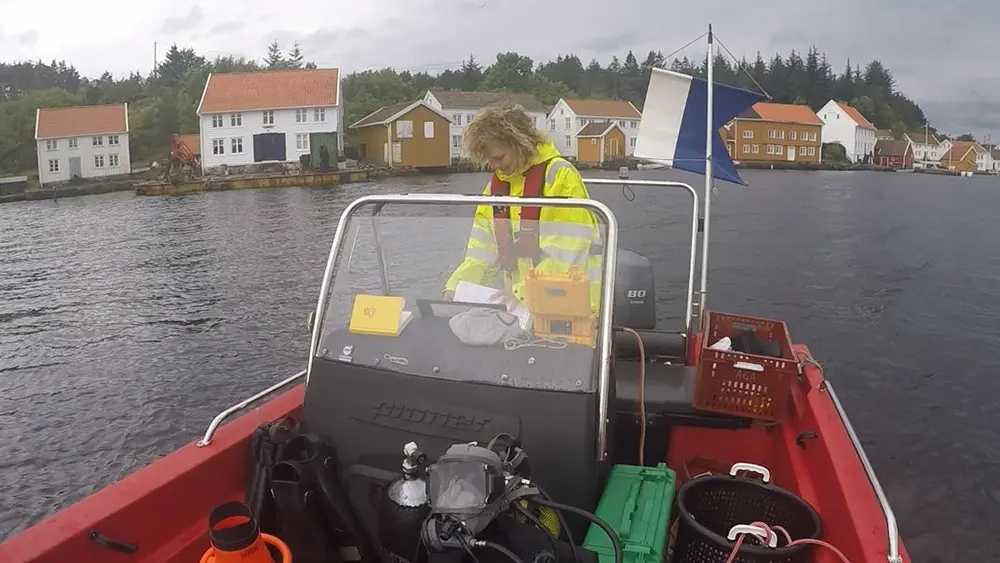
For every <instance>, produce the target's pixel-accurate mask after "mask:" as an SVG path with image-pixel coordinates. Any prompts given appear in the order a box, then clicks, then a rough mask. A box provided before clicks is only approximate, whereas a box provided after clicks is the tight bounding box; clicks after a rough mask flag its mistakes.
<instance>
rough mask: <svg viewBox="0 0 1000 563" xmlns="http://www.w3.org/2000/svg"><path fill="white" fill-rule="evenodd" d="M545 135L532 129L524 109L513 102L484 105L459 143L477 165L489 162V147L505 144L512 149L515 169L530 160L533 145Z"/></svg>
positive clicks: (520, 167)
mask: <svg viewBox="0 0 1000 563" xmlns="http://www.w3.org/2000/svg"><path fill="white" fill-rule="evenodd" d="M547 141H548V138H547V137H546V136H545V134H544V133H542V132H541V131H539V130H538V129H536V128H535V126H534V124H533V123H532V122H531V118H530V117H528V114H526V113H525V112H524V108H523V107H522V106H520V105H518V104H515V103H512V102H503V103H501V104H498V105H495V106H490V107H487V108H485V109H484V110H483V111H482V113H480V114H479V115H478V116H476V118H475V119H473V120H472V123H470V124H469V125H468V126H467V127H466V128H465V134H464V135H463V138H462V142H463V143H464V144H465V149H466V151H468V154H469V156H470V157H471V158H472V159H473V160H475V161H476V162H478V163H479V164H486V163H487V162H488V161H489V151H490V147H495V146H500V147H506V148H508V149H510V150H511V151H513V153H514V157H515V158H514V160H515V162H516V164H517V168H516V169H517V170H524V169H525V168H527V167H528V165H529V164H530V163H531V157H532V156H534V154H535V150H536V149H535V146H536V145H538V144H539V143H545V142H547Z"/></svg>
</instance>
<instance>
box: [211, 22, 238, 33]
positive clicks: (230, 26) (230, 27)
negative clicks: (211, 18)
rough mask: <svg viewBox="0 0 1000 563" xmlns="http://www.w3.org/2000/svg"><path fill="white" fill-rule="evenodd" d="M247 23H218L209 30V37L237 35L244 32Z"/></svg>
mask: <svg viewBox="0 0 1000 563" xmlns="http://www.w3.org/2000/svg"><path fill="white" fill-rule="evenodd" d="M246 25H247V24H246V22H243V21H238V20H237V21H228V22H222V23H217V24H215V25H213V26H212V28H211V29H209V30H208V35H215V34H220V35H224V34H227V33H235V32H237V31H242V30H243V29H244V28H245V27H246Z"/></svg>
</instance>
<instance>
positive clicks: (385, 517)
mask: <svg viewBox="0 0 1000 563" xmlns="http://www.w3.org/2000/svg"><path fill="white" fill-rule="evenodd" d="M403 455H404V456H405V457H404V458H403V474H402V475H401V476H400V477H399V478H398V479H396V480H394V481H393V482H392V483H390V484H389V487H388V488H387V489H386V494H385V496H384V497H383V499H382V503H381V505H380V506H379V511H378V527H379V536H380V538H381V540H382V552H383V555H384V556H385V557H386V560H387V561H391V562H392V563H417V562H416V561H411V559H412V558H413V556H414V553H415V552H417V551H416V546H417V542H418V541H419V539H420V532H421V528H422V526H423V523H424V520H426V519H427V515H428V514H430V510H431V509H430V505H429V504H428V503H427V481H425V480H424V476H423V473H424V471H425V470H426V461H427V456H425V455H424V454H423V452H421V451H420V450H419V449H418V448H417V444H416V443H414V442H410V443H408V444H406V445H405V446H403Z"/></svg>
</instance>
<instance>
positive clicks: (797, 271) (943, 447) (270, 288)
mask: <svg viewBox="0 0 1000 563" xmlns="http://www.w3.org/2000/svg"><path fill="white" fill-rule="evenodd" d="M744 176H745V178H746V179H747V180H748V181H749V182H750V184H751V186H750V187H735V186H729V185H726V184H720V186H719V189H718V193H717V195H716V196H715V198H714V200H713V204H714V205H713V223H712V225H713V247H712V255H711V277H710V285H709V292H710V294H709V295H710V297H709V299H710V303H711V306H712V307H714V308H720V309H725V310H732V311H735V312H742V313H746V314H749V315H760V316H770V317H777V318H783V319H786V320H787V321H788V322H789V325H790V329H791V331H792V335H793V339H794V340H796V341H798V342H804V343H807V344H808V345H809V346H810V348H811V349H812V351H813V353H814V355H815V356H816V357H817V358H818V359H819V360H820V361H821V362H823V363H824V364H825V366H826V372H827V375H828V377H830V378H831V379H832V380H834V381H836V383H837V387H838V391H839V392H840V394H841V396H842V400H843V401H844V403H845V405H846V407H847V409H848V412H849V413H850V415H851V418H852V420H853V421H854V423H855V426H856V427H857V430H858V432H859V433H860V435H861V437H862V440H863V441H864V443H865V446H866V448H867V451H868V453H869V456H870V457H871V458H872V461H873V463H874V465H875V467H876V469H877V470H878V473H879V475H880V477H881V479H882V481H883V484H884V486H885V488H886V490H887V492H888V494H889V496H890V499H891V501H892V504H893V506H894V508H895V509H896V513H897V515H898V518H899V520H900V523H901V526H902V532H903V534H904V539H905V541H906V543H907V546H908V548H909V550H910V552H911V553H912V554H913V555H914V557H915V560H916V561H920V562H946V561H947V562H951V561H957V560H959V559H961V560H963V561H970V562H971V561H991V560H996V558H997V557H998V556H1000V548H998V545H1000V544H998V543H997V542H996V537H997V536H998V535H1000V478H998V475H1000V472H998V470H1000V424H998V423H997V421H996V412H997V406H996V405H997V404H998V402H1000V378H998V377H997V370H998V368H1000V350H998V348H997V346H996V345H995V344H996V342H997V341H1000V284H998V282H997V279H998V278H1000V250H998V249H997V246H996V241H997V240H1000V226H998V224H997V217H998V212H997V210H998V209H1000V179H996V178H972V179H959V178H950V177H931V176H923V175H916V174H903V173H900V174H879V173H832V172H831V173H797V172H756V171H746V172H745V174H744ZM633 177H646V178H664V177H670V178H672V179H684V180H688V181H691V182H692V183H696V185H698V186H700V185H701V183H700V181H701V179H700V178H698V177H693V176H685V175H683V174H679V173H666V172H645V173H639V174H636V173H633ZM485 179H486V177H485V176H482V175H456V176H450V177H420V178H416V179H405V180H403V179H397V180H390V181H386V182H382V183H378V184H357V185H349V186H344V187H340V188H331V189H323V190H317V189H284V190H261V191H245V192H221V193H212V194H203V195H199V196H191V197H181V198H136V197H133V196H132V195H131V194H110V195H106V196H95V197H86V198H77V199H65V200H60V201H58V202H29V203H18V204H7V205H2V206H0V484H2V485H3V486H0V490H2V491H3V492H4V494H3V495H2V496H0V538H6V537H9V536H11V535H13V534H15V533H16V532H18V531H20V530H22V529H24V528H26V527H28V526H30V525H31V524H33V523H35V522H37V521H39V520H40V519H42V518H44V517H45V516H47V515H49V514H52V513H53V512H55V511H56V510H58V509H59V508H62V507H65V506H67V505H69V504H71V503H73V502H75V501H78V500H80V499H81V498H83V497H84V496H86V495H87V494H90V493H92V492H94V491H96V490H98V489H100V488H101V487H104V486H105V485H107V484H109V483H111V482H113V481H115V480H117V479H120V478H121V477H123V476H124V475H126V474H128V473H130V472H132V471H134V470H136V469H138V468H139V467H141V466H144V465H146V464H148V463H150V462H151V461H153V460H155V459H157V458H158V457H161V456H163V455H165V454H167V453H169V452H170V451H172V450H174V449H175V448H177V447H178V446H181V445H182V444H184V443H187V442H189V441H191V440H192V439H194V438H195V437H196V436H197V435H198V434H200V433H201V432H203V431H204V428H205V426H206V424H207V423H208V421H209V420H210V419H211V418H212V417H213V416H214V415H215V414H216V413H217V412H218V411H219V410H221V409H223V408H225V407H226V406H228V405H229V404H231V403H233V402H234V401H235V400H237V399H238V398H242V397H244V396H247V395H249V394H251V393H253V392H256V391H257V390H259V389H262V388H263V387H265V386H266V385H268V384H270V383H271V382H273V381H275V380H276V379H278V378H280V377H284V376H286V375H290V374H291V373H293V372H295V371H297V370H298V369H301V367H302V366H303V365H304V360H305V356H306V353H307V346H308V335H307V333H306V329H305V319H306V316H307V315H308V313H309V312H310V311H311V309H312V308H313V307H314V306H315V300H316V296H317V294H318V290H319V282H320V276H321V274H322V271H323V266H324V264H325V260H326V255H327V252H328V250H329V244H330V242H331V241H332V237H333V230H334V228H335V226H336V221H337V218H338V217H339V214H340V212H341V211H342V210H343V208H344V206H345V205H346V204H347V203H348V202H349V201H351V200H352V199H353V198H355V197H357V196H359V195H361V194H364V193H371V192H379V191H420V190H427V191H440V190H451V191H461V192H468V193H471V192H474V191H477V190H479V189H480V188H481V186H483V185H484V183H485ZM404 186H405V190H404ZM593 192H594V194H593V195H595V196H597V197H598V198H599V199H602V200H604V201H606V202H607V203H609V204H610V205H611V206H612V208H613V209H614V210H615V212H616V213H617V214H618V215H619V218H620V221H621V224H622V229H623V233H622V238H623V244H624V245H625V246H628V247H630V248H633V249H635V250H638V251H640V252H643V253H645V254H647V255H649V256H650V257H651V258H653V259H654V261H655V263H656V268H657V272H656V273H657V283H658V285H659V287H658V300H659V302H660V311H659V313H660V318H661V320H662V322H663V323H664V324H665V325H669V324H671V323H677V322H678V320H679V318H680V312H681V311H682V310H683V302H682V301H681V299H682V294H683V284H684V278H685V274H686V272H685V265H686V256H687V255H686V250H685V248H684V235H685V230H686V228H687V227H686V223H685V220H686V218H687V209H688V208H687V205H688V202H687V200H686V199H685V198H684V197H682V196H679V195H669V194H665V193H663V192H651V191H648V190H641V189H638V188H636V189H635V198H634V201H629V200H628V199H626V198H625V197H623V196H622V194H621V193H620V191H619V190H618V189H616V188H595V189H594V190H593Z"/></svg>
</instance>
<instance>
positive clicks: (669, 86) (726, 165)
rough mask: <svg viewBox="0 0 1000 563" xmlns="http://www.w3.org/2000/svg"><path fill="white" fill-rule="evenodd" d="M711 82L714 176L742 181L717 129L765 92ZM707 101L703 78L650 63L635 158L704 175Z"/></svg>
mask: <svg viewBox="0 0 1000 563" xmlns="http://www.w3.org/2000/svg"><path fill="white" fill-rule="evenodd" d="M713 86H714V87H713V92H712V96H713V100H712V101H713V103H712V105H713V106H714V107H713V112H712V131H713V134H714V135H715V136H714V138H713V139H712V175H713V176H714V177H715V178H718V179H720V180H726V181H729V182H735V183H737V184H743V183H744V182H743V180H742V178H740V174H739V172H737V171H736V167H735V166H733V161H732V159H731V158H729V151H727V150H726V145H725V142H724V141H723V140H722V137H721V136H720V135H719V133H718V131H719V129H722V126H723V125H725V124H726V123H729V122H730V121H731V120H732V119H733V118H734V117H736V116H737V115H739V114H740V113H742V112H744V111H746V110H748V109H750V108H751V107H753V105H754V104H755V103H757V102H760V101H764V100H766V99H767V97H766V96H764V95H763V94H758V93H757V92H751V91H750V90H744V89H742V88H735V87H733V86H726V85H724V84H718V83H716V84H714V85H713ZM707 100H708V81H707V80H705V79H703V78H697V77H695V76H690V75H687V74H681V73H679V72H673V71H670V70H662V69H658V68H654V69H653V72H652V75H651V76H650V77H649V88H647V89H646V103H645V105H643V108H642V120H641V121H640V122H639V135H638V139H637V140H636V144H635V156H636V158H642V159H647V160H653V161H664V162H670V163H671V165H672V166H673V167H674V168H677V169H679V170H687V171H688V172H694V173H696V174H704V173H705V135H706V134H707V131H706V129H707V125H708V116H707V115H706V108H707V107H708V103H707Z"/></svg>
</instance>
